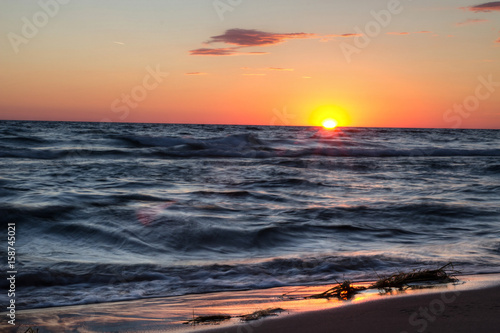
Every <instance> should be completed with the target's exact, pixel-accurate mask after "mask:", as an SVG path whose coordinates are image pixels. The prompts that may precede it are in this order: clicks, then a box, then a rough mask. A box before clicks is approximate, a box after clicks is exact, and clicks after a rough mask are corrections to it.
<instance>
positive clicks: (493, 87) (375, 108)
mask: <svg viewBox="0 0 500 333" xmlns="http://www.w3.org/2000/svg"><path fill="white" fill-rule="evenodd" d="M397 2H399V1H398V0H390V1H382V0H357V1H350V2H348V1H332V0H307V1H306V0H271V1H270V0H148V1H144V0H142V1H139V0H106V1H102V0H86V1H77V0H72V1H71V0H64V1H63V0H39V1H28V0H16V1H10V0H0V6H1V10H0V33H1V35H2V38H1V39H0V65H1V77H0V119H21V120H76V121H112V122H120V121H124V122H162V123H163V122H164V123H217V124H256V125H318V124H319V123H321V121H322V120H323V119H324V118H326V117H333V118H335V119H337V120H338V121H339V122H340V125H344V126H376V127H450V128H457V127H459V128H500V2H481V0H479V1H474V0H470V1H469V0H466V1H464V0H438V1H436V0H419V1H411V0H401V1H400V4H399V5H398V6H396V4H397ZM54 4H55V5H57V6H55V5H54ZM42 7H45V9H44V8H42ZM389 10H392V13H391V12H390V11H389ZM374 12H375V13H385V15H382V16H380V17H381V18H382V20H381V23H383V24H381V23H379V22H377V20H376V19H375V17H374V15H373V13H374ZM387 13H389V16H387ZM33 27H34V28H35V30H33V29H32V28H33ZM346 54H347V56H346ZM157 70H158V71H160V72H161V73H168V75H166V74H161V75H160V76H158V75H152V74H151V72H154V71H157ZM155 77H156V79H155ZM488 82H489V83H488Z"/></svg>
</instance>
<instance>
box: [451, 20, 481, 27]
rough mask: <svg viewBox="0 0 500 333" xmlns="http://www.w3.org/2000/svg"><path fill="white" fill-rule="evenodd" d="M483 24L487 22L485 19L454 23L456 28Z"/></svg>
mask: <svg viewBox="0 0 500 333" xmlns="http://www.w3.org/2000/svg"><path fill="white" fill-rule="evenodd" d="M483 22H488V20H485V19H468V20H466V21H463V22H458V23H455V25H456V26H457V27H462V26H464V25H471V24H479V23H483Z"/></svg>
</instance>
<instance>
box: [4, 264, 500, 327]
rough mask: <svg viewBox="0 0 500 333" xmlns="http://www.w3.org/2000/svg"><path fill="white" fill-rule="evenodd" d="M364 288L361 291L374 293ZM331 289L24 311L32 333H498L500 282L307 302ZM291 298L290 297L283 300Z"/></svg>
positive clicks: (493, 278) (22, 319)
mask: <svg viewBox="0 0 500 333" xmlns="http://www.w3.org/2000/svg"><path fill="white" fill-rule="evenodd" d="M368 284H369V283H359V284H358V285H362V286H363V285H364V286H366V285H368ZM329 287H331V285H323V286H313V287H296V286H295V287H281V288H272V289H264V290H250V291H241V292H224V293H211V294H197V295H186V296H182V297H168V298H152V299H142V300H136V301H125V302H113V303H101V304H89V305H81V306H70V307H54V308H45V309H32V310H26V311H18V313H17V316H16V326H15V327H12V326H10V325H8V324H7V321H6V319H5V318H6V314H5V313H3V314H2V322H1V325H2V327H3V328H5V331H11V332H26V330H28V329H29V328H30V327H31V328H32V329H34V330H35V331H36V329H39V332H40V333H42V332H68V331H74V332H139V331H140V332H164V331H169V332H194V331H196V332H212V333H218V332H220V333H222V332H228V333H229V332H332V331H335V332H408V333H409V332H497V331H498V327H500V318H499V317H498V313H499V310H500V301H499V300H500V274H487V275H477V276H463V277H460V281H459V282H458V283H456V284H444V285H437V286H435V287H434V288H424V289H415V290H407V291H404V292H398V291H395V292H393V293H392V294H381V293H379V292H378V291H376V290H367V291H363V292H361V293H359V294H358V295H356V297H354V298H353V299H351V300H349V301H339V300H336V299H329V300H326V299H307V298H305V296H307V295H311V294H315V293H318V292H322V291H324V290H326V289H327V288H329ZM284 294H285V296H283V295H284ZM268 308H282V309H283V310H284V311H283V312H282V313H280V314H279V315H278V316H272V317H267V318H264V319H259V320H255V321H250V322H243V321H242V320H241V319H240V317H239V316H240V315H244V314H248V313H252V312H254V311H257V310H262V309H268ZM215 314H225V315H229V316H231V317H232V318H231V319H230V320H227V321H224V322H223V323H220V324H218V325H192V324H186V321H188V320H190V319H192V318H193V317H194V316H200V315H215Z"/></svg>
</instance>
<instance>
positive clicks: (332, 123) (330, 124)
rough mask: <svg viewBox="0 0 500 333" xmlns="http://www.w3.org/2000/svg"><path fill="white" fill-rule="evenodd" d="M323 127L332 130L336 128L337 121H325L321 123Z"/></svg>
mask: <svg viewBox="0 0 500 333" xmlns="http://www.w3.org/2000/svg"><path fill="white" fill-rule="evenodd" d="M323 127H324V128H326V129H334V128H335V127H337V121H335V120H333V119H325V120H324V121H323Z"/></svg>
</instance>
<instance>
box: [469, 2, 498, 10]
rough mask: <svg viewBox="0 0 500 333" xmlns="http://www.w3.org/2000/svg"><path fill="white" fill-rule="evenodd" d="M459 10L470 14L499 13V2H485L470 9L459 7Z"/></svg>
mask: <svg viewBox="0 0 500 333" xmlns="http://www.w3.org/2000/svg"><path fill="white" fill-rule="evenodd" d="M460 9H463V10H468V11H471V12H491V11H495V10H496V11H500V1H493V2H486V3H483V4H480V5H476V6H472V7H460Z"/></svg>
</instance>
